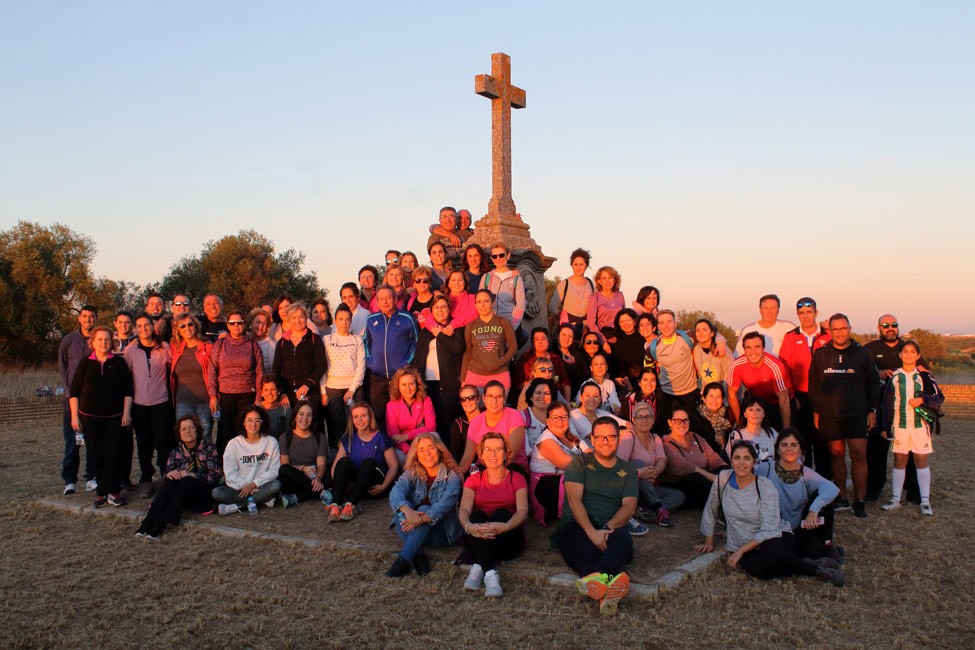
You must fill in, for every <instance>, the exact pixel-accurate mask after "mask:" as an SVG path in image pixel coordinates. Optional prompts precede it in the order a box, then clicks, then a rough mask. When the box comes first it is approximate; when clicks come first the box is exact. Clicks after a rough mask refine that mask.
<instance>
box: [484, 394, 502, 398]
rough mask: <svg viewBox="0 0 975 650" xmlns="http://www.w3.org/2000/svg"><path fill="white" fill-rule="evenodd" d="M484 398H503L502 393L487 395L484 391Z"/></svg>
mask: <svg viewBox="0 0 975 650" xmlns="http://www.w3.org/2000/svg"><path fill="white" fill-rule="evenodd" d="M484 399H504V395H488V394H487V393H485V394H484Z"/></svg>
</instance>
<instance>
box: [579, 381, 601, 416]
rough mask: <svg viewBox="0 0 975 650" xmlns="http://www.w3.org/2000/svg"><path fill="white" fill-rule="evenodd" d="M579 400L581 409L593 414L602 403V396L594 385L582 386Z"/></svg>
mask: <svg viewBox="0 0 975 650" xmlns="http://www.w3.org/2000/svg"><path fill="white" fill-rule="evenodd" d="M579 399H581V400H582V407H583V408H584V409H586V411H588V412H590V413H592V412H594V411H595V410H596V409H597V408H599V405H600V404H602V403H603V395H602V393H601V392H600V390H599V386H596V385H595V384H586V385H584V386H583V387H582V394H581V395H580V396H579Z"/></svg>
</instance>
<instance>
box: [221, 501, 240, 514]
mask: <svg viewBox="0 0 975 650" xmlns="http://www.w3.org/2000/svg"><path fill="white" fill-rule="evenodd" d="M217 512H219V513H220V514H221V515H232V514H236V513H238V512H240V506H238V505H237V504H236V503H221V504H220V505H218V506H217Z"/></svg>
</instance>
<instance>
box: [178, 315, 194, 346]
mask: <svg viewBox="0 0 975 650" xmlns="http://www.w3.org/2000/svg"><path fill="white" fill-rule="evenodd" d="M176 330H177V331H178V332H179V336H180V338H182V339H183V340H184V341H192V340H193V339H195V338H196V323H194V322H193V319H192V318H184V319H183V320H182V322H180V324H179V325H177V326H176Z"/></svg>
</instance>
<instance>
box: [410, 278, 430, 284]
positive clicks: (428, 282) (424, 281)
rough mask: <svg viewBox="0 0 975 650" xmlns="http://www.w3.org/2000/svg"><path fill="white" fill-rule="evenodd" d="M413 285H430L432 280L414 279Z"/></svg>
mask: <svg viewBox="0 0 975 650" xmlns="http://www.w3.org/2000/svg"><path fill="white" fill-rule="evenodd" d="M413 284H430V278H414V279H413Z"/></svg>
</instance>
